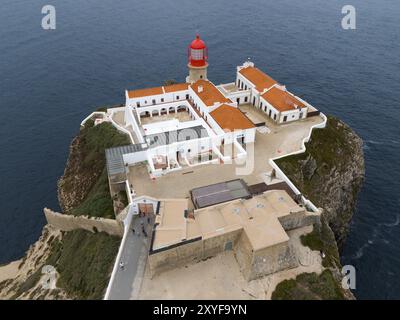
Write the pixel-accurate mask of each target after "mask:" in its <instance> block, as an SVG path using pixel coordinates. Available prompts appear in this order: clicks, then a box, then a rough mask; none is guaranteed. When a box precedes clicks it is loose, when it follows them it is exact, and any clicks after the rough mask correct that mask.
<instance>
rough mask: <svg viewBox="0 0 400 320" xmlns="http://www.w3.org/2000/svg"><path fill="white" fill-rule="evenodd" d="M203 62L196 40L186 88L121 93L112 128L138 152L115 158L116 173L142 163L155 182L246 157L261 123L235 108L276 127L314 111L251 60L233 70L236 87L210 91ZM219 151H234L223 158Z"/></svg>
mask: <svg viewBox="0 0 400 320" xmlns="http://www.w3.org/2000/svg"><path fill="white" fill-rule="evenodd" d="M207 59H208V56H207V47H206V45H205V43H204V41H202V40H201V39H200V37H199V36H198V35H197V37H196V39H195V40H194V41H193V42H192V44H191V45H190V46H189V49H188V68H189V76H188V77H187V79H186V81H187V82H186V83H178V84H172V85H168V86H160V87H153V88H145V89H138V90H126V91H125V97H126V103H125V106H124V107H123V108H119V109H118V110H119V112H121V113H123V121H121V123H120V124H117V123H115V125H117V127H118V126H120V127H121V130H122V131H124V132H129V134H130V136H131V139H132V142H133V144H134V145H140V148H139V147H137V148H133V149H129V150H128V151H126V153H124V154H119V156H118V157H119V158H120V159H119V160H118V161H119V166H120V167H121V168H120V169H119V170H120V171H121V170H127V169H126V168H128V167H129V166H131V165H134V164H135V163H138V162H142V161H147V165H148V170H149V173H150V175H151V177H153V178H156V177H158V176H160V175H164V174H167V173H168V172H171V171H176V170H181V169H183V168H185V167H188V166H196V165H201V164H208V163H221V162H225V161H228V160H229V161H230V160H231V159H232V157H237V158H243V157H247V152H246V148H245V145H246V144H248V143H253V142H254V141H255V136H256V125H257V126H258V125H260V124H256V123H253V122H252V120H251V119H249V118H248V117H247V116H246V115H245V114H244V113H243V112H242V111H241V110H240V109H239V107H240V106H242V105H246V104H247V105H250V106H253V107H254V108H258V109H260V110H261V111H262V112H264V113H266V114H267V115H268V116H269V118H271V119H272V121H275V122H276V123H279V124H280V123H285V122H289V121H295V120H299V119H304V118H306V117H307V114H308V112H309V111H310V110H311V111H313V112H316V110H315V109H314V108H313V107H312V106H310V105H309V104H308V103H306V102H305V101H303V100H302V99H300V98H298V97H296V96H295V95H293V94H292V93H290V92H289V91H287V90H286V87H285V86H282V85H280V84H278V82H277V81H275V80H274V79H272V78H271V77H269V76H268V75H266V74H265V73H264V72H262V71H261V70H259V69H258V68H256V67H255V66H254V63H252V62H250V61H247V62H245V63H244V64H243V65H241V66H238V67H237V72H236V80H235V82H232V83H228V84H222V85H219V86H215V85H214V84H213V83H212V82H211V81H209V80H208V79H207V67H208V62H207ZM111 112H117V111H116V110H113V111H111ZM261 125H265V124H263V123H262V124H261ZM222 146H224V147H226V146H229V147H230V148H227V149H230V150H234V152H231V153H230V154H224V151H223V150H224V148H222ZM116 154H118V153H116ZM110 157H111V156H110ZM114 160H115V159H114ZM115 161H116V162H118V161H117V160H115ZM124 168H125V169H124ZM120 173H122V172H120ZM117 180H118V179H117Z"/></svg>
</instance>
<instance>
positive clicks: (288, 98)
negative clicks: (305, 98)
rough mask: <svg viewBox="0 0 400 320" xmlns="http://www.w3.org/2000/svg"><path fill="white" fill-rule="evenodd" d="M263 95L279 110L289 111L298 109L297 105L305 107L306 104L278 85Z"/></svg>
mask: <svg viewBox="0 0 400 320" xmlns="http://www.w3.org/2000/svg"><path fill="white" fill-rule="evenodd" d="M262 97H263V98H264V99H265V100H266V101H267V102H268V103H270V104H271V105H272V106H273V107H274V108H275V109H277V110H278V111H289V110H294V109H296V108H295V106H298V107H300V108H304V107H305V105H304V104H303V103H302V102H301V101H300V100H298V99H296V98H295V97H293V96H292V95H291V94H289V93H288V92H287V91H284V90H281V89H279V88H277V87H274V88H272V89H271V90H268V91H267V92H266V93H264V94H263V95H262Z"/></svg>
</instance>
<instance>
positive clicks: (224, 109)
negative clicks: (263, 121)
mask: <svg viewBox="0 0 400 320" xmlns="http://www.w3.org/2000/svg"><path fill="white" fill-rule="evenodd" d="M210 115H211V116H212V117H213V119H214V120H215V121H216V122H217V123H218V125H219V126H220V127H221V128H222V129H223V130H229V131H234V130H235V129H250V128H254V124H253V123H252V122H251V121H250V120H249V119H248V118H247V117H246V116H245V115H244V114H243V113H242V112H241V111H240V110H239V109H238V108H235V107H232V106H229V105H227V104H223V105H221V106H219V107H218V108H217V109H215V110H214V111H212V112H210Z"/></svg>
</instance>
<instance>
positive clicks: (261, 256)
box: [244, 242, 298, 281]
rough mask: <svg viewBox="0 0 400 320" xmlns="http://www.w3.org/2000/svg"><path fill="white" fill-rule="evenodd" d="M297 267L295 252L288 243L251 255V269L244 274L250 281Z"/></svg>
mask: <svg viewBox="0 0 400 320" xmlns="http://www.w3.org/2000/svg"><path fill="white" fill-rule="evenodd" d="M297 266H298V261H297V257H296V252H295V250H294V248H293V247H292V246H291V245H290V244H289V242H284V243H280V244H278V245H275V246H272V247H268V248H264V249H262V250H258V251H255V252H254V253H253V260H252V263H251V268H250V270H249V272H248V273H244V276H245V278H246V279H247V280H248V281H250V280H254V279H257V278H259V277H263V276H266V275H268V274H271V273H275V272H278V271H281V270H285V269H290V268H295V267H297Z"/></svg>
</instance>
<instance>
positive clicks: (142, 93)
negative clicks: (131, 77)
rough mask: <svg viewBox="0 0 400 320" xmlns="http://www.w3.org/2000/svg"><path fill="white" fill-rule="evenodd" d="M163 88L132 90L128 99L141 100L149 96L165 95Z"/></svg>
mask: <svg viewBox="0 0 400 320" xmlns="http://www.w3.org/2000/svg"><path fill="white" fill-rule="evenodd" d="M163 93H164V91H163V88H162V87H154V88H145V89H138V90H130V91H128V97H129V98H130V99H132V98H141V97H147V96H154V95H158V94H163Z"/></svg>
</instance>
